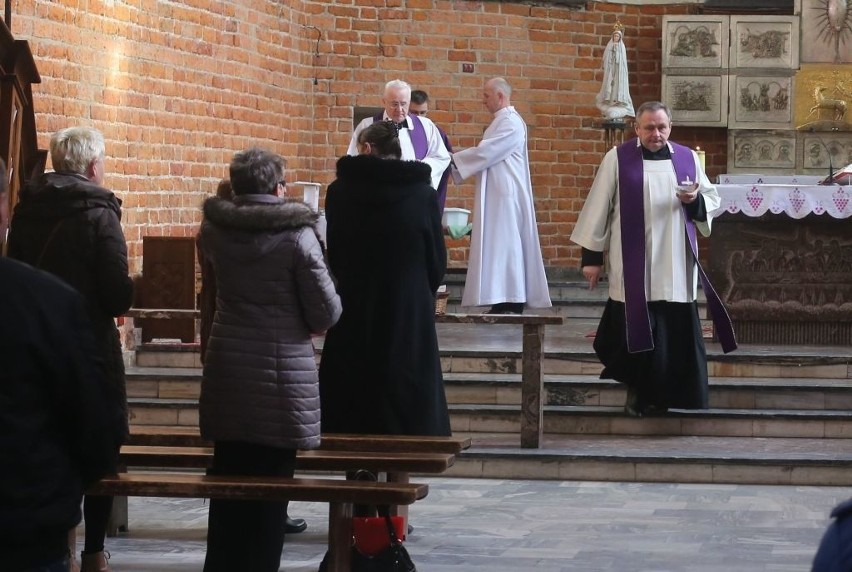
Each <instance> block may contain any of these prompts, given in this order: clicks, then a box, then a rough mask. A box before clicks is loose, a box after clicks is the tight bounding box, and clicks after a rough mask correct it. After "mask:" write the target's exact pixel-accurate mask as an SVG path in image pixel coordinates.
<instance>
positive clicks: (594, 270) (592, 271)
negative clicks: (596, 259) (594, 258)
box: [583, 266, 603, 290]
mask: <svg viewBox="0 0 852 572" xmlns="http://www.w3.org/2000/svg"><path fill="white" fill-rule="evenodd" d="M602 270H603V267H602V266H583V276H584V277H585V278H586V280H588V281H589V290H594V289H595V287H596V286H597V285H598V280H599V279H600V277H601V272H602Z"/></svg>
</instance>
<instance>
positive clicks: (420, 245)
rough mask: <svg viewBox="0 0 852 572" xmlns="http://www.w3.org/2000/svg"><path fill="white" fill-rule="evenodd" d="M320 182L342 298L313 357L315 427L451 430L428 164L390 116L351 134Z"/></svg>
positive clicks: (442, 252) (440, 267) (440, 253)
mask: <svg viewBox="0 0 852 572" xmlns="http://www.w3.org/2000/svg"><path fill="white" fill-rule="evenodd" d="M358 149H359V151H360V153H361V154H360V155H358V156H355V157H352V156H345V157H342V158H341V159H340V160H339V161H338V162H337V178H336V180H335V181H334V182H333V183H332V184H331V185H330V186H329V187H328V194H327V196H326V202H325V216H326V218H327V221H328V228H327V233H328V234H327V238H328V259H329V266H330V268H331V271H332V274H333V275H334V277H335V278H336V280H337V286H338V291H339V292H340V297H341V300H342V301H343V315H342V316H341V318H340V321H339V322H338V323H337V325H335V326H334V327H333V328H331V329H330V330H329V332H328V334H327V335H326V338H325V344H324V346H323V351H322V359H321V361H320V393H321V397H322V419H323V430H324V431H327V432H331V433H361V434H381V435H449V434H450V420H449V412H448V409H447V400H446V396H445V394H444V384H443V377H442V374H441V361H440V358H439V354H438V338H437V334H436V332H435V292H436V290H437V288H438V286H439V285H440V284H441V279H442V278H443V276H444V271H445V270H446V264H447V252H446V247H445V245H444V238H443V234H442V229H441V216H440V214H439V213H438V204H437V203H436V202H435V191H434V190H433V189H432V188H430V185H429V178H430V173H429V167H428V166H427V165H424V164H423V163H418V162H413V161H403V160H400V157H401V155H402V151H401V146H400V140H399V137H398V135H397V130H396V128H395V127H394V126H393V125H392V124H391V123H389V122H379V123H374V124H372V125H370V126H368V127H367V128H366V129H363V130H362V131H361V132H360V133H359V134H358Z"/></svg>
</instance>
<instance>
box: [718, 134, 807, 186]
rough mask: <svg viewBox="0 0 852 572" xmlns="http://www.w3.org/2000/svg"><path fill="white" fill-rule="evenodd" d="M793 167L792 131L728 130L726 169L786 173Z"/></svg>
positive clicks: (793, 137)
mask: <svg viewBox="0 0 852 572" xmlns="http://www.w3.org/2000/svg"><path fill="white" fill-rule="evenodd" d="M795 167H796V133H795V132H793V131H751V130H745V131H741V130H736V129H731V130H730V131H728V172H729V173H761V174H768V175H772V174H786V173H789V172H791V171H792V170H793V169H795Z"/></svg>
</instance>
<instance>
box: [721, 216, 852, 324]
mask: <svg viewBox="0 0 852 572" xmlns="http://www.w3.org/2000/svg"><path fill="white" fill-rule="evenodd" d="M775 218H777V219H778V220H777V221H772V220H770V221H763V220H761V221H760V222H758V221H755V219H750V220H749V221H744V222H729V223H727V224H726V225H725V233H724V237H723V238H722V240H721V242H723V244H718V242H719V239H718V237H717V243H715V244H714V248H713V250H714V251H715V252H716V255H715V256H714V257H713V260H711V267H712V273H713V274H715V275H717V276H720V278H722V284H724V285H723V287H722V298H723V300H724V301H725V304H726V305H727V307H728V310H729V311H730V312H731V315H732V317H734V318H735V319H739V320H767V319H771V320H822V319H825V320H833V321H836V320H850V319H852V233H850V232H849V231H843V230H842V227H841V226H840V225H843V224H847V225H848V223H844V222H843V221H834V220H826V219H824V218H823V219H820V218H811V219H809V220H810V221H811V222H810V223H809V224H791V221H790V220H789V219H787V218H784V217H775ZM714 235H716V233H714Z"/></svg>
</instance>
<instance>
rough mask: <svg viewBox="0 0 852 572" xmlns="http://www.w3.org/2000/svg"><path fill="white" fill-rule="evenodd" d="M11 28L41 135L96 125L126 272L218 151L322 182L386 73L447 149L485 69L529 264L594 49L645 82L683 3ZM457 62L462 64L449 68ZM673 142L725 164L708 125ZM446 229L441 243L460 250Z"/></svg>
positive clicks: (472, 130) (41, 9) (79, 2)
mask: <svg viewBox="0 0 852 572" xmlns="http://www.w3.org/2000/svg"><path fill="white" fill-rule="evenodd" d="M14 9H15V12H14V16H13V25H12V32H13V33H14V35H15V37H16V38H18V39H24V40H28V41H29V42H30V45H31V48H32V50H33V54H34V57H35V60H36V63H37V65H38V68H39V71H40V73H41V76H42V84H41V85H36V86H34V98H35V109H36V113H37V117H36V120H37V126H38V129H39V132H40V135H39V141H40V143H41V147H43V148H46V147H47V141H48V139H49V136H50V134H51V133H52V132H53V131H55V130H56V129H58V128H61V127H64V126H66V125H69V124H74V123H84V124H89V125H93V126H95V127H97V128H99V129H101V130H102V131H103V132H104V134H105V136H106V138H107V142H108V143H107V144H108V150H107V151H108V155H109V160H108V164H107V168H108V170H109V176H108V178H107V185H108V186H109V187H110V188H112V189H113V190H115V192H116V193H117V194H118V195H119V196H120V197H121V198H122V199H123V200H124V206H125V218H124V228H125V233H126V235H127V239H128V242H129V245H130V252H131V257H132V260H133V262H132V264H133V270H134V271H139V269H140V268H141V261H140V256H141V237H142V236H143V235H173V236H186V235H190V234H193V233H194V232H195V231H196V229H197V225H198V222H199V221H200V212H199V209H198V207H199V205H200V202H201V200H202V199H203V198H204V197H205V196H206V195H208V194H210V193H213V192H214V190H215V187H216V184H217V182H218V181H219V179H220V178H222V177H224V176H226V175H227V164H228V161H229V160H230V157H231V156H232V155H233V153H234V152H235V151H239V150H242V149H244V148H246V147H249V146H251V145H260V146H263V147H267V148H270V149H272V150H274V151H276V152H278V153H281V154H282V155H283V156H284V157H286V158H287V160H288V170H289V174H288V179H289V180H290V181H295V180H314V181H318V182H320V183H323V184H324V185H325V184H328V183H329V182H331V181H332V180H333V178H334V165H335V161H336V158H337V157H338V156H339V155H341V154H342V153H344V152H345V150H346V146H347V145H348V141H349V137H350V134H351V130H352V111H353V108H354V107H355V106H373V105H379V100H380V96H381V90H382V87H383V85H384V83H385V82H386V81H388V80H390V79H394V78H397V77H399V78H402V79H405V80H406V81H408V82H409V83H411V84H412V85H413V86H414V87H415V88H421V89H425V90H427V91H428V92H429V94H430V96H431V98H432V104H431V108H432V109H434V110H435V111H434V112H433V113H431V114H430V117H432V119H434V120H435V121H436V123H438V124H439V125H441V126H442V127H443V128H445V130H446V131H447V132H448V133H449V135H450V137H451V139H452V141H453V144H454V145H455V146H457V147H459V148H464V147H468V146H471V145H474V144H476V142H477V141H478V140H479V137H480V136H481V134H482V131H483V130H484V128H485V126H486V125H487V124H488V122H489V120H490V117H489V115H488V113H487V111H486V110H485V109H484V107H483V106H482V103H481V96H480V94H481V88H482V83H483V82H484V80H485V79H487V78H488V77H491V76H495V75H501V76H504V77H506V78H507V79H508V80H509V82H510V83H511V84H512V86H513V88H514V90H515V93H514V96H513V101H512V103H513V104H514V105H515V106H516V107H517V108H518V110H519V111H520V112H521V114H522V115H523V116H524V118H525V119H526V121H527V123H528V125H529V138H530V156H531V162H532V171H533V184H534V189H535V196H536V208H537V213H538V221H539V229H540V234H541V242H542V248H543V253H544V257H545V261H546V264H547V265H549V266H558V267H571V268H574V267H576V263H577V258H578V249H577V248H575V247H573V246H572V245H571V244H570V242H569V241H568V235H569V234H570V232H571V229H572V227H573V223H574V221H575V220H576V217H577V213H578V211H579V209H580V208H581V206H582V204H583V199H584V197H585V195H586V193H587V189H588V187H589V185H590V184H591V182H592V179H593V178H594V174H595V170H596V167H597V165H598V163H599V161H600V159H601V156H602V154H603V153H604V152H605V150H606V149H605V145H604V140H603V131H602V130H601V129H600V127H598V126H596V120H597V117H598V111H597V109H596V108H595V106H594V98H595V94H596V93H597V91H598V89H599V87H600V78H601V72H600V66H601V61H600V59H601V55H602V52H603V48H604V46H605V45H606V42H607V40H608V39H609V36H610V30H611V29H612V25H613V23H614V22H615V19H616V18H619V19H620V20H621V21H622V23H623V24H624V25H625V27H626V30H625V32H626V35H625V44H626V47H627V53H628V61H629V66H630V82H631V95H632V97H633V100H634V103H635V104H636V105H637V106H638V104H639V103H641V102H642V101H644V100H647V99H652V98H653V99H656V98H658V97H659V95H660V66H659V61H660V33H661V22H662V16H663V15H664V14H683V13H689V12H691V11H694V10H695V7H694V5H679V6H677V5H675V6H657V5H655V6H645V7H638V6H632V5H630V6H627V5H619V4H607V3H598V2H590V3H588V5H587V7H586V8H567V7H558V6H553V7H544V6H531V5H527V4H515V3H507V2H502V3H498V2H465V1H453V2H450V1H444V0H362V1H358V2H355V1H353V0H334V1H332V0H320V1H297V0H294V1H291V2H286V3H285V2H283V1H281V0H280V1H271V0H264V1H261V0H234V1H226V0H220V1H216V0H183V1H181V2H177V1H173V2H166V1H162V0H161V1H155V0H124V1H122V0H113V1H110V0H100V1H98V0H63V1H62V2H61V3H59V2H53V1H51V2H48V1H43V0H40V1H34V0H22V1H19V2H16V3H15V4H14ZM463 64H473V66H474V72H473V73H462V71H461V70H462V65H463ZM674 138H675V139H677V140H678V141H680V142H682V143H685V144H688V145H691V146H694V145H695V144H700V145H701V146H702V147H703V148H705V149H706V150H707V152H708V158H707V161H708V171H709V173H710V174H711V176H712V175H715V174H716V173H719V172H722V171H723V170H724V165H725V154H726V136H725V130H724V129H707V128H703V129H699V128H684V129H678V128H675V130H674ZM447 201H448V205H450V206H466V207H471V206H472V185H471V184H470V183H467V184H465V185H461V186H453V185H450V190H449V196H448V199H447ZM465 244H466V243H465V242H463V241H456V242H453V243H451V246H453V249H452V251H451V258H452V260H453V261H454V262H456V263H462V262H463V260H464V259H465V256H466V251H465V248H464V245H465Z"/></svg>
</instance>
